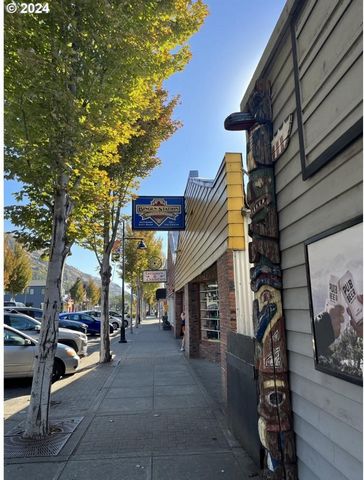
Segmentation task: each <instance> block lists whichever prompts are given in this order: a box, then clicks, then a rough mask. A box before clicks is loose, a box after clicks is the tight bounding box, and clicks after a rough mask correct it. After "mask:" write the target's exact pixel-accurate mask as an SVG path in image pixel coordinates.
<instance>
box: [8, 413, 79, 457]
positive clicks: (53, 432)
mask: <svg viewBox="0 0 364 480" xmlns="http://www.w3.org/2000/svg"><path fill="white" fill-rule="evenodd" d="M83 418H84V417H74V418H67V419H64V420H55V419H54V420H53V421H52V420H51V421H50V434H49V435H48V436H47V437H45V438H41V439H33V438H23V437H22V436H21V435H22V433H23V432H24V422H22V423H21V424H20V425H18V426H17V427H15V428H13V429H12V430H11V431H10V432H8V433H7V434H6V435H5V437H4V456H5V458H21V457H53V456H56V455H58V454H59V452H60V451H61V450H62V448H63V447H64V445H65V444H66V442H67V440H68V439H69V438H70V437H71V434H72V432H73V431H74V430H76V428H77V426H78V425H79V424H80V422H81V421H82V419H83Z"/></svg>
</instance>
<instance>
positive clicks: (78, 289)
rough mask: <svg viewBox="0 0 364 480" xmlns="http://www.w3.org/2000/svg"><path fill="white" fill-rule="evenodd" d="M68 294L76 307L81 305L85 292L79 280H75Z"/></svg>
mask: <svg viewBox="0 0 364 480" xmlns="http://www.w3.org/2000/svg"><path fill="white" fill-rule="evenodd" d="M70 294H71V297H72V300H74V302H75V304H76V305H77V304H78V305H79V304H82V302H83V301H84V299H85V294H86V291H85V287H84V285H83V282H82V280H81V279H80V278H77V280H76V281H75V283H74V284H73V285H72V287H71V288H70Z"/></svg>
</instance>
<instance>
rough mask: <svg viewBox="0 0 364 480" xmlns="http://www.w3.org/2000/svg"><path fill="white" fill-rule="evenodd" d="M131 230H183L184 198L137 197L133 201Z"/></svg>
mask: <svg viewBox="0 0 364 480" xmlns="http://www.w3.org/2000/svg"><path fill="white" fill-rule="evenodd" d="M132 227H133V230H161V231H162V230H184V229H185V199H184V197H137V198H136V199H135V200H133V214H132Z"/></svg>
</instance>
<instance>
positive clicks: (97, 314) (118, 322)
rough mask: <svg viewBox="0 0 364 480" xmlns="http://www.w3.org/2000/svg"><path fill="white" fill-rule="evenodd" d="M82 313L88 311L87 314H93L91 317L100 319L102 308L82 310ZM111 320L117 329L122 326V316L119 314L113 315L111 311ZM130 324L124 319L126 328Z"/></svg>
mask: <svg viewBox="0 0 364 480" xmlns="http://www.w3.org/2000/svg"><path fill="white" fill-rule="evenodd" d="M80 313H87V315H91V317H94V318H97V319H98V320H100V318H101V312H100V310H85V311H83V312H80ZM109 321H110V323H111V325H112V326H113V327H114V329H115V330H117V329H118V328H120V327H121V318H120V317H119V316H114V315H112V314H111V312H110V311H109ZM128 325H129V322H128V321H127V320H126V319H124V326H125V328H126V327H127V326H128Z"/></svg>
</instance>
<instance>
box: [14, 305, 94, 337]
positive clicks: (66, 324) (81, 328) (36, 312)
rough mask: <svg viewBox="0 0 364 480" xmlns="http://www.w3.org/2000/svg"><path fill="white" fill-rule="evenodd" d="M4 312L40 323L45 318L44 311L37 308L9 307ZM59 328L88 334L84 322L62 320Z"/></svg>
mask: <svg viewBox="0 0 364 480" xmlns="http://www.w3.org/2000/svg"><path fill="white" fill-rule="evenodd" d="M4 310H5V311H6V312H11V313H22V314H24V315H28V316H29V317H32V318H35V319H36V320H39V321H41V320H42V316H43V310H42V309H41V308H35V307H7V308H5V309H4ZM58 326H59V327H61V328H68V329H69V330H74V331H76V332H82V333H86V334H87V325H86V323H83V322H76V321H74V320H67V319H64V318H60V319H59V323H58Z"/></svg>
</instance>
